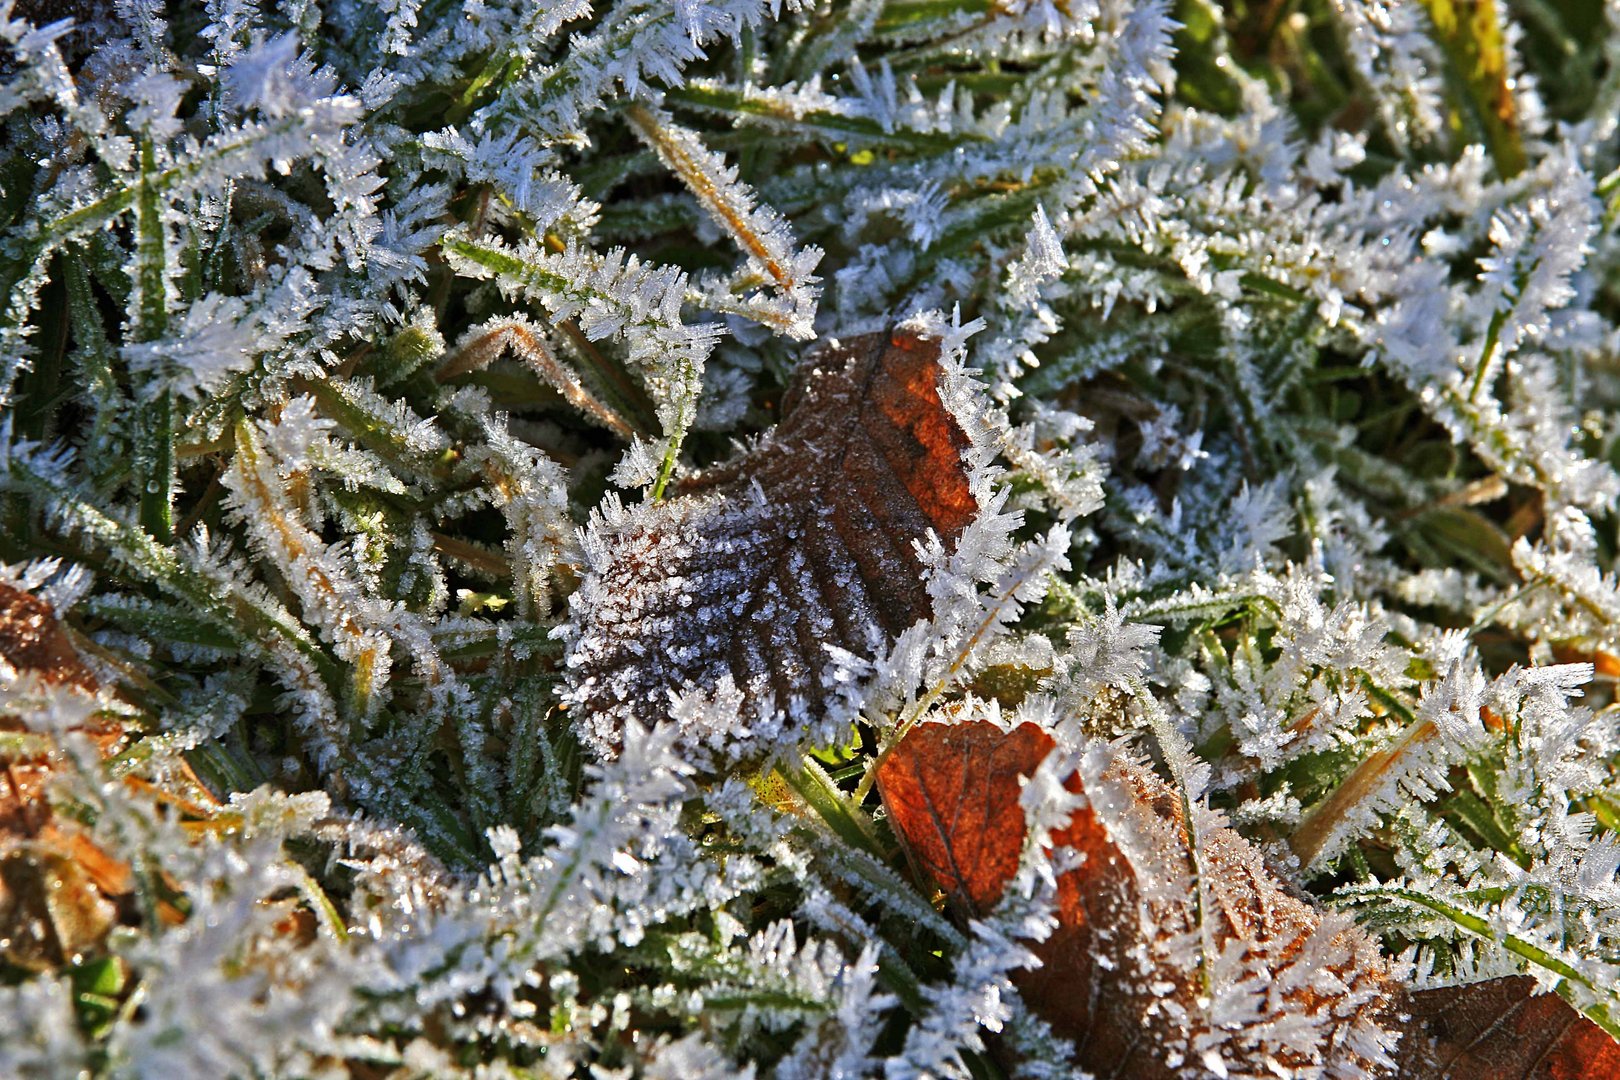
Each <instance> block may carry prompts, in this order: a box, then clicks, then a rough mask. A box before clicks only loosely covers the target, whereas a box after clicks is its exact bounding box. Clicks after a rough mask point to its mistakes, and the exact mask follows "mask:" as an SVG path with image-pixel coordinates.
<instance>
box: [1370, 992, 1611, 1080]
mask: <svg viewBox="0 0 1620 1080" xmlns="http://www.w3.org/2000/svg"><path fill="white" fill-rule="evenodd" d="M1534 990H1535V980H1534V979H1531V978H1530V977H1529V976H1523V975H1521V976H1513V977H1510V978H1505V979H1491V980H1489V981H1488V982H1482V983H1475V984H1473V985H1472V986H1459V987H1447V988H1445V989H1440V990H1420V991H1418V992H1417V993H1414V994H1412V995H1410V997H1408V999H1407V1001H1406V1003H1405V1006H1404V1008H1405V1011H1406V1012H1407V1013H1409V1014H1410V1015H1411V1020H1410V1022H1409V1023H1408V1025H1407V1032H1406V1036H1405V1038H1403V1039H1402V1040H1401V1047H1400V1055H1399V1057H1400V1063H1401V1064H1400V1072H1399V1074H1398V1075H1399V1077H1400V1080H1615V1078H1617V1077H1620V1043H1616V1042H1615V1041H1614V1040H1613V1039H1612V1038H1610V1037H1609V1035H1608V1033H1607V1032H1605V1031H1604V1030H1603V1029H1602V1028H1600V1027H1598V1026H1597V1025H1596V1024H1594V1023H1593V1022H1592V1021H1591V1020H1588V1019H1587V1018H1586V1017H1584V1016H1582V1015H1581V1014H1580V1013H1578V1012H1576V1011H1575V1009H1574V1008H1572V1007H1571V1006H1570V1005H1569V1003H1568V1002H1566V1001H1564V999H1563V998H1561V997H1559V996H1558V995H1557V994H1535V993H1534Z"/></svg>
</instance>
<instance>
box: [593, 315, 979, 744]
mask: <svg viewBox="0 0 1620 1080" xmlns="http://www.w3.org/2000/svg"><path fill="white" fill-rule="evenodd" d="M944 377H945V371H944V367H943V365H942V363H941V359H940V350H939V344H938V343H937V342H936V341H932V340H929V339H926V338H923V337H919V336H917V335H914V334H911V333H909V332H905V331H898V332H896V333H895V334H894V335H892V336H891V335H887V334H874V335H868V336H865V337H859V338H854V339H851V340H849V341H846V342H843V343H841V344H836V345H834V346H833V347H831V348H828V349H825V350H822V351H819V352H817V353H814V354H812V356H811V357H810V358H809V359H808V360H807V361H806V362H805V363H804V364H803V365H801V367H800V369H799V371H798V372H797V374H796V376H795V379H794V383H793V386H792V387H791V389H790V390H789V392H788V393H787V395H786V396H785V397H784V399H783V402H782V420H781V423H780V424H779V425H778V426H777V427H776V429H775V430H774V431H773V432H772V433H771V434H770V435H769V436H768V437H767V438H765V439H764V440H763V441H762V442H761V443H760V444H759V445H758V446H757V447H755V448H754V449H752V450H751V451H750V452H748V453H746V454H744V455H743V456H741V457H740V458H738V459H737V460H735V461H732V462H730V463H728V464H726V465H724V466H721V467H719V468H716V469H713V470H711V471H709V472H708V473H705V474H703V475H702V476H699V477H698V478H696V479H695V480H694V481H692V482H689V483H688V484H686V485H684V487H683V489H682V493H681V494H680V495H679V496H678V497H676V498H673V499H670V500H669V501H667V502H664V503H661V504H656V505H643V506H640V507H636V508H634V509H632V510H628V511H624V510H620V511H617V512H616V513H613V514H610V515H608V516H606V517H603V518H598V519H597V520H596V521H595V522H593V526H592V528H591V530H590V533H589V535H588V536H587V555H588V558H589V561H590V568H589V573H588V574H587V575H586V577H585V580H584V581H583V583H582V585H581V587H580V589H579V591H578V592H577V593H576V594H575V598H574V603H573V611H574V619H575V621H574V624H573V625H572V627H571V628H570V630H569V633H570V635H571V642H570V648H569V655H568V667H569V673H570V679H571V682H572V693H571V703H572V704H575V705H578V706H583V708H581V709H580V710H579V714H580V716H581V723H582V725H588V726H587V728H586V730H585V731H584V734H585V735H586V737H587V738H589V739H590V741H591V742H592V743H593V744H595V745H596V746H597V747H598V748H599V749H601V750H603V751H604V752H611V751H612V750H613V748H614V747H615V746H616V745H617V742H618V732H619V731H620V730H622V728H623V725H624V723H625V722H626V721H628V720H635V721H637V722H638V723H640V724H642V725H651V724H654V723H657V722H659V721H662V720H664V719H666V718H667V717H668V716H669V714H670V707H671V700H672V698H671V695H672V692H680V693H688V694H694V693H695V694H697V695H700V696H701V697H702V698H704V699H711V700H713V701H715V702H718V703H719V704H720V706H721V708H720V709H709V710H706V711H707V712H709V713H714V714H721V713H725V712H729V713H730V714H731V715H732V716H735V717H739V718H741V720H742V721H743V723H741V724H738V725H716V726H715V727H714V729H713V730H712V731H710V732H708V733H707V736H708V737H707V740H706V741H708V742H709V744H710V745H711V746H716V747H722V746H724V747H725V748H726V749H727V750H728V751H730V752H740V751H739V749H738V746H737V745H736V744H734V743H733V744H731V745H727V738H728V732H727V731H726V730H724V728H727V727H743V726H754V725H760V726H759V727H758V728H757V729H756V730H755V734H756V735H757V736H758V737H759V738H760V739H761V740H764V741H769V740H772V739H774V738H777V737H779V736H780V734H781V733H780V732H779V731H775V730H772V726H773V725H776V724H780V723H781V719H780V717H779V716H777V715H776V711H777V710H778V709H781V710H784V711H785V712H786V714H787V718H788V723H790V724H792V725H793V726H794V727H795V728H799V729H802V728H803V726H804V725H805V724H807V723H810V722H812V721H813V720H814V719H815V718H817V717H820V716H822V715H823V714H824V713H825V711H826V707H827V705H828V703H829V701H830V700H831V699H832V698H833V697H834V696H836V695H837V694H838V693H839V692H840V691H841V689H843V688H841V687H840V686H839V685H838V684H837V682H836V680H835V679H834V678H833V664H832V658H831V655H830V654H829V652H828V647H829V646H836V647H838V648H842V649H845V650H849V651H851V652H854V653H857V654H860V655H868V656H869V655H872V654H874V653H876V652H877V651H878V650H879V649H881V648H882V647H884V646H885V645H886V644H887V643H888V642H889V641H891V640H892V639H893V637H894V636H895V635H896V634H898V633H899V632H900V631H901V630H903V629H905V628H907V627H909V626H910V625H911V624H912V623H914V622H915V621H916V620H918V619H920V618H923V617H924V616H926V615H927V614H928V613H929V611H930V603H929V597H928V593H927V590H926V588H925V586H924V583H923V573H922V569H923V568H922V564H921V560H920V558H919V556H918V553H917V551H916V550H915V542H916V541H918V540H921V539H922V538H923V537H924V536H925V535H926V534H927V533H928V532H929V531H930V530H932V531H933V532H934V533H935V534H937V535H939V536H940V537H942V538H943V539H945V540H946V541H947V542H950V541H953V540H955V539H956V538H957V537H958V536H959V535H960V534H961V531H962V529H963V528H964V527H965V526H966V525H967V524H968V523H969V522H970V521H971V520H972V519H973V517H974V515H975V514H976V513H977V512H978V501H977V500H976V499H975V496H974V493H973V489H972V485H971V483H970V480H969V473H968V470H967V467H966V466H965V465H964V461H963V454H964V451H966V450H968V449H969V446H970V440H969V437H968V435H967V434H966V431H965V430H964V427H963V424H962V423H961V421H960V418H959V417H958V416H956V415H954V414H953V412H952V411H951V409H950V408H949V407H947V405H946V403H945V401H944V400H942V398H941V395H940V384H941V380H942V378H944ZM700 738H702V736H700Z"/></svg>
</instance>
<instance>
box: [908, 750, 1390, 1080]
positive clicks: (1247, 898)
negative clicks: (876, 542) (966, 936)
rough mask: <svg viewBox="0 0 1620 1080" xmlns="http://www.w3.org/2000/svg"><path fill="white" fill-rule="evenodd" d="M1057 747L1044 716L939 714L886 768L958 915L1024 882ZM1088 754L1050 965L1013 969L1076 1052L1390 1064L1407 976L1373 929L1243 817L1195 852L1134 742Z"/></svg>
mask: <svg viewBox="0 0 1620 1080" xmlns="http://www.w3.org/2000/svg"><path fill="white" fill-rule="evenodd" d="M1052 745H1053V743H1052V740H1051V737H1050V736H1048V735H1047V734H1046V733H1044V732H1042V731H1040V730H1039V729H1038V728H1036V727H1034V726H1033V725H1024V726H1023V727H1020V728H1018V729H1016V730H1014V731H1012V732H1006V731H1003V730H1001V729H1000V728H998V727H996V726H994V725H992V724H989V723H984V722H976V723H967V724H959V725H952V726H946V725H942V724H924V725H921V726H919V727H917V728H915V729H914V730H913V731H912V732H911V733H910V734H908V735H907V736H906V738H905V739H904V740H903V741H902V742H901V743H900V744H899V745H898V746H897V747H895V749H894V750H893V751H892V752H891V753H890V754H889V756H888V757H887V758H886V759H885V760H884V762H883V763H882V765H881V766H880V767H879V769H878V777H877V783H878V789H879V791H880V793H881V794H882V796H883V801H884V805H885V806H886V807H887V808H888V812H889V816H890V820H891V822H892V824H893V826H894V829H895V832H896V834H897V835H898V836H899V837H900V838H901V840H902V842H903V843H904V845H905V847H906V850H907V851H908V853H909V854H910V856H911V858H912V860H913V862H914V864H915V865H916V866H917V867H918V869H919V871H920V872H921V873H922V874H924V875H925V876H926V877H928V878H930V879H931V880H932V881H933V883H934V884H936V885H938V886H939V887H940V888H941V889H943V890H944V891H945V893H946V895H947V896H948V897H949V898H950V899H951V901H952V904H953V906H954V907H955V908H956V909H957V911H958V913H959V914H960V915H963V916H974V915H982V914H984V913H986V912H987V911H988V910H989V908H990V907H991V906H993V904H994V903H995V901H996V899H997V898H998V897H999V895H1000V893H1001V891H1002V889H1003V888H1004V887H1005V886H1006V883H1007V882H1008V881H1009V880H1011V878H1012V876H1013V873H1014V871H1015V870H1016V866H1017V859H1018V853H1019V851H1020V849H1021V848H1022V845H1023V839H1024V836H1025V823H1024V816H1023V811H1022V809H1021V807H1020V806H1019V802H1018V799H1019V793H1020V777H1025V776H1029V775H1030V774H1032V773H1033V772H1034V770H1035V768H1036V767H1037V766H1038V765H1039V764H1040V762H1041V761H1042V760H1043V759H1044V758H1045V756H1046V755H1047V753H1049V752H1050V750H1051V749H1052ZM1083 761H1084V764H1083V765H1082V769H1081V772H1080V774H1077V775H1076V776H1074V777H1072V778H1071V779H1070V780H1069V781H1068V786H1069V787H1070V789H1071V790H1074V791H1077V792H1080V793H1082V794H1083V795H1085V797H1086V802H1087V805H1085V806H1083V807H1082V808H1081V809H1080V810H1078V811H1076V813H1075V814H1074V816H1073V817H1072V818H1071V819H1070V822H1069V825H1068V826H1067V827H1066V828H1064V829H1062V830H1059V831H1057V832H1056V833H1054V835H1053V838H1052V839H1053V843H1054V845H1056V846H1059V847H1065V848H1070V849H1073V850H1076V851H1078V852H1080V853H1081V854H1082V855H1083V860H1082V861H1081V863H1080V865H1079V866H1078V867H1076V868H1075V869H1072V870H1070V871H1068V872H1067V873H1065V874H1064V875H1063V876H1062V877H1061V878H1060V879H1059V882H1058V886H1059V888H1058V898H1057V909H1058V910H1057V914H1058V918H1059V926H1058V928H1057V930H1056V931H1055V932H1054V933H1053V935H1052V936H1051V937H1050V938H1049V939H1048V940H1047V941H1045V942H1044V943H1042V944H1040V945H1039V946H1037V947H1036V948H1035V952H1036V955H1037V956H1038V957H1039V958H1040V960H1041V962H1042V966H1041V967H1039V968H1036V969H1033V970H1030V971H1025V972H1022V973H1020V974H1019V975H1018V976H1017V977H1015V979H1014V982H1015V984H1016V985H1017V986H1018V988H1019V990H1020V993H1021V994H1022V995H1023V998H1024V1000H1025V1002H1026V1003H1028V1005H1029V1006H1030V1008H1031V1009H1033V1010H1034V1011H1035V1012H1036V1013H1037V1014H1038V1015H1040V1016H1041V1017H1042V1018H1044V1019H1045V1020H1047V1021H1048V1022H1049V1023H1051V1024H1052V1026H1053V1027H1054V1029H1055V1030H1056V1031H1057V1032H1058V1033H1059V1034H1061V1035H1063V1036H1065V1037H1067V1038H1069V1039H1071V1040H1073V1042H1074V1044H1075V1047H1076V1050H1077V1061H1076V1064H1078V1065H1080V1066H1081V1067H1082V1068H1085V1069H1087V1070H1089V1071H1092V1072H1095V1073H1098V1074H1099V1075H1106V1076H1111V1077H1118V1078H1122V1080H1124V1078H1147V1077H1166V1078H1168V1077H1172V1076H1180V1075H1183V1074H1184V1072H1185V1070H1186V1069H1187V1068H1188V1066H1189V1064H1191V1065H1192V1066H1193V1067H1194V1070H1195V1071H1197V1070H1198V1069H1200V1068H1201V1069H1207V1070H1211V1071H1218V1069H1217V1067H1220V1068H1226V1069H1227V1070H1228V1071H1229V1072H1231V1073H1233V1074H1237V1073H1240V1072H1241V1073H1243V1074H1245V1075H1247V1074H1261V1073H1264V1072H1266V1070H1267V1069H1272V1068H1273V1067H1274V1066H1275V1067H1276V1068H1281V1069H1303V1070H1311V1069H1321V1070H1323V1071H1324V1073H1325V1075H1330V1076H1332V1075H1359V1073H1358V1072H1357V1070H1365V1069H1369V1068H1373V1067H1374V1066H1376V1065H1377V1064H1379V1063H1380V1062H1379V1059H1380V1058H1383V1057H1384V1052H1385V1051H1386V1050H1387V1048H1388V1046H1389V1045H1390V1043H1392V1042H1393V1039H1394V1036H1393V1032H1391V1031H1389V1030H1388V1028H1387V1025H1386V1020H1387V1018H1388V1017H1389V1015H1390V1014H1391V1013H1392V1011H1393V1010H1392V1008H1391V1002H1392V999H1393V997H1394V994H1395V992H1396V987H1395V986H1394V984H1393V982H1392V981H1391V979H1390V973H1389V969H1388V967H1387V964H1386V962H1385V961H1384V959H1383V958H1382V956H1381V955H1380V953H1379V951H1378V947H1377V945H1376V943H1375V942H1374V941H1373V940H1372V939H1371V938H1369V937H1368V936H1367V935H1366V934H1364V933H1363V932H1362V931H1361V930H1359V929H1358V928H1356V927H1355V926H1354V925H1353V924H1350V923H1349V922H1348V920H1345V919H1343V918H1342V917H1338V916H1333V915H1325V914H1323V913H1322V912H1320V911H1318V910H1317V909H1315V908H1313V907H1312V906H1310V905H1309V904H1307V903H1306V902H1305V901H1303V900H1300V899H1298V898H1297V897H1295V896H1294V895H1292V894H1291V893H1290V892H1288V891H1287V890H1286V889H1285V888H1284V887H1283V885H1282V883H1281V882H1280V881H1278V880H1277V879H1276V878H1275V877H1274V876H1273V875H1272V874H1271V873H1270V871H1269V870H1268V869H1267V868H1266V866H1265V864H1264V861H1263V860H1262V858H1261V856H1260V853H1259V852H1258V851H1257V850H1255V849H1254V848H1253V847H1252V846H1251V845H1250V844H1249V843H1248V842H1247V841H1246V840H1244V839H1243V838H1241V837H1240V836H1238V835H1237V834H1236V833H1235V832H1233V831H1232V830H1231V829H1229V828H1226V827H1224V826H1215V827H1211V828H1208V829H1206V830H1205V831H1204V832H1203V833H1202V834H1201V835H1200V836H1199V837H1198V850H1197V853H1196V858H1195V857H1194V853H1193V852H1192V850H1191V849H1190V848H1189V846H1188V842H1187V826H1186V821H1185V818H1184V817H1183V814H1182V808H1181V802H1180V799H1179V797H1178V796H1177V794H1176V792H1175V790H1174V789H1173V788H1171V787H1170V786H1169V785H1168V784H1166V783H1165V782H1164V781H1163V780H1161V779H1160V778H1159V777H1158V776H1157V775H1156V774H1154V773H1153V772H1152V770H1150V769H1149V768H1147V767H1146V766H1145V765H1142V764H1140V763H1138V762H1135V761H1133V760H1131V759H1130V758H1129V757H1128V756H1127V755H1126V754H1125V753H1124V752H1123V751H1121V750H1120V748H1119V747H1117V746H1113V745H1109V744H1101V743H1098V744H1094V745H1093V747H1092V748H1091V750H1090V751H1088V753H1087V754H1086V756H1085V758H1084V759H1083ZM1235 1017H1241V1020H1238V1019H1234V1018H1235ZM1384 1063H1387V1059H1385V1062H1384Z"/></svg>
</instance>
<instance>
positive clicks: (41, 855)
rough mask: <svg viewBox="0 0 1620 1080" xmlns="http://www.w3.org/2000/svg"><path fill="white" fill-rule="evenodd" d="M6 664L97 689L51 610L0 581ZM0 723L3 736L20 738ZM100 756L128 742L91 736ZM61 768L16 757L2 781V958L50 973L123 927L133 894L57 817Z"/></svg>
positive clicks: (99, 730)
mask: <svg viewBox="0 0 1620 1080" xmlns="http://www.w3.org/2000/svg"><path fill="white" fill-rule="evenodd" d="M0 657H3V658H4V660H5V663H6V664H9V665H10V666H11V668H12V669H14V670H16V671H30V672H34V673H36V674H37V675H38V676H39V677H40V678H41V679H43V680H44V681H46V682H49V683H57V684H67V685H70V686H75V687H77V688H78V689H80V690H83V691H85V692H86V693H94V692H95V691H96V689H97V682H96V677H95V675H94V674H92V673H91V671H90V669H89V668H87V667H86V666H85V665H84V662H83V661H82V660H80V659H79V655H78V653H77V652H75V651H74V648H73V644H72V642H71V641H69V639H68V635H67V632H66V631H65V630H64V629H63V628H62V625H61V624H60V623H59V622H58V621H57V619H56V614H55V612H53V611H52V610H51V607H50V605H49V604H46V603H45V602H44V601H42V600H40V599H39V598H37V597H34V596H30V595H29V594H28V593H25V592H23V591H22V590H20V589H17V588H14V587H12V586H10V585H7V584H4V583H0ZM19 730H22V725H21V724H20V723H19V722H18V721H17V720H16V719H15V718H13V717H5V716H0V731H19ZM87 733H88V734H89V735H90V736H91V738H92V739H94V740H95V741H96V743H97V744H98V746H100V748H101V750H102V752H103V753H110V752H111V751H112V749H113V748H114V747H115V746H116V745H117V744H118V742H119V741H120V739H121V738H122V734H123V733H122V731H121V730H120V729H119V728H118V726H117V725H116V724H102V725H98V726H94V727H91V728H90V729H89V730H88V732H87ZM59 765H60V762H59V761H58V760H57V759H56V758H55V756H54V755H52V754H49V753H41V754H39V755H37V756H34V757H12V758H11V759H9V760H7V761H6V762H5V764H4V772H3V774H0V957H3V958H4V959H5V960H6V961H8V962H10V963H12V964H16V965H18V966H20V967H24V968H29V969H44V968H48V967H53V966H57V965H60V964H63V963H66V962H68V961H69V960H71V959H72V958H73V957H75V956H77V955H79V954H80V953H83V952H85V951H88V950H90V949H92V948H93V947H95V946H97V945H98V944H99V943H100V942H101V940H102V938H104V937H105V936H106V933H107V931H108V930H109V929H111V928H112V926H113V925H114V923H115V922H116V921H117V917H118V909H117V906H116V903H115V901H116V900H117V899H119V898H121V897H123V896H126V895H128V894H129V893H130V892H131V891H132V888H133V882H132V879H131V877H130V871H129V867H128V865H127V864H125V863H123V862H121V861H119V860H117V859H114V858H112V857H111V856H109V855H107V854H106V853H105V852H103V851H102V850H101V849H100V848H99V847H97V846H96V845H95V844H94V843H93V842H92V841H91V840H90V839H89V838H88V837H87V836H85V835H84V834H83V833H82V832H81V831H80V830H79V827H78V825H77V824H76V823H74V822H71V821H68V820H66V819H57V818H56V817H55V816H54V815H53V814H52V813H51V808H50V805H49V804H48V803H47V802H46V800H45V792H46V788H47V786H48V785H49V783H50V781H51V778H52V776H53V774H54V772H55V770H56V769H57V768H58V767H59Z"/></svg>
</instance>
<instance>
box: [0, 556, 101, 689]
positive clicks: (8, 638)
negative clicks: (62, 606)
mask: <svg viewBox="0 0 1620 1080" xmlns="http://www.w3.org/2000/svg"><path fill="white" fill-rule="evenodd" d="M0 657H3V658H4V659H5V661H6V662H7V663H9V664H10V665H11V666H12V667H14V668H16V669H17V670H18V671H33V672H37V673H38V674H39V676H40V677H41V678H43V679H45V680H46V681H47V682H53V683H64V682H65V683H71V684H72V685H74V686H77V687H79V688H80V689H81V690H88V691H90V692H92V693H93V692H95V689H96V677H95V675H93V674H91V672H90V669H89V668H87V667H85V666H84V661H83V660H80V659H79V654H78V653H77V652H75V651H74V649H73V643H72V642H71V641H69V640H68V636H67V631H65V630H63V629H62V624H61V623H59V622H57V621H56V613H55V612H54V611H52V610H51V606H50V605H49V604H47V603H46V602H45V601H43V600H41V599H39V598H38V597H37V596H31V595H30V594H28V593H25V592H23V591H22V590H21V589H18V588H16V587H14V586H11V585H7V584H5V583H4V582H0Z"/></svg>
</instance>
